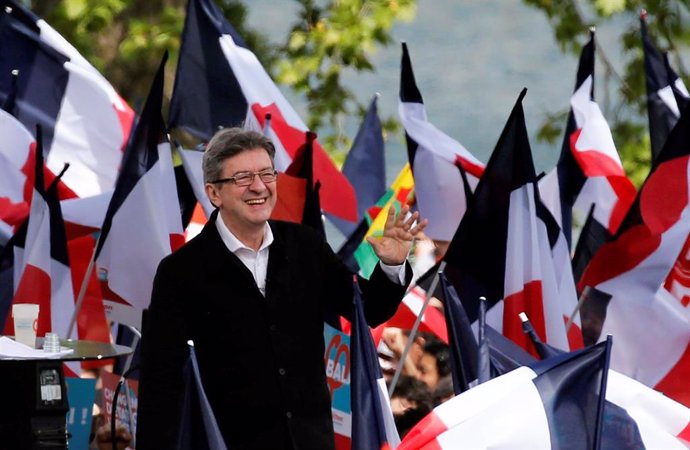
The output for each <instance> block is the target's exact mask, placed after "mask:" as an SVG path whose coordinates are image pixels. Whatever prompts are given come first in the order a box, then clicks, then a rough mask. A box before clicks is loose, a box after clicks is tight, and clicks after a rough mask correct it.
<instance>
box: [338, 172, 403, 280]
mask: <svg viewBox="0 0 690 450" xmlns="http://www.w3.org/2000/svg"><path fill="white" fill-rule="evenodd" d="M414 186H415V185H414V180H413V179H412V171H411V170H410V165H409V164H405V166H404V167H403V168H402V170H400V173H398V176H397V177H396V179H395V181H394V182H393V184H392V185H391V187H390V188H389V189H388V190H387V191H386V193H385V194H384V195H383V197H381V198H380V199H379V200H378V201H377V202H376V204H375V205H374V206H372V207H371V208H369V210H368V211H367V217H366V219H367V222H368V223H369V228H368V229H367V230H366V233H364V235H363V236H362V237H361V238H360V236H359V235H357V236H355V239H357V238H359V239H360V241H359V245H358V246H357V247H356V250H355V253H354V256H355V259H356V260H357V264H358V265H359V268H360V274H361V275H362V276H363V277H365V278H369V277H370V276H371V273H372V272H373V271H374V268H375V267H376V264H377V263H378V261H379V259H378V257H377V256H376V253H374V249H373V248H372V247H371V244H369V242H368V241H367V240H366V238H367V237H369V236H372V235H373V236H378V235H380V234H383V227H384V225H385V224H386V217H387V214H388V209H389V208H391V207H394V208H395V209H396V210H398V211H399V210H400V207H401V206H403V205H405V204H407V203H408V200H409V199H410V196H411V194H412V193H413V190H414ZM339 253H340V254H341V255H342V253H341V252H339Z"/></svg>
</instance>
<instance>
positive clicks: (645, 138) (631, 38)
mask: <svg viewBox="0 0 690 450" xmlns="http://www.w3.org/2000/svg"><path fill="white" fill-rule="evenodd" d="M523 2H524V3H526V4H527V5H530V6H533V7H535V8H537V9H539V10H541V11H542V12H543V13H544V14H545V15H546V17H547V18H548V20H549V23H550V24H551V26H552V29H553V34H554V38H555V39H556V42H557V43H558V45H559V46H560V48H561V50H562V51H564V52H567V53H572V54H575V55H577V54H579V52H580V49H581V47H582V45H583V44H584V43H585V42H586V41H587V39H588V38H589V27H591V26H595V27H597V28H600V29H603V28H604V27H607V26H608V25H609V24H615V25H614V26H615V27H616V28H619V27H620V25H619V24H620V23H621V22H623V23H625V24H626V25H625V29H624V30H623V31H622V32H621V34H620V36H619V37H618V39H619V41H620V44H621V48H622V49H623V52H624V54H623V58H622V59H623V61H624V68H623V70H622V71H621V72H620V73H619V72H617V71H616V70H615V69H614V67H613V65H612V64H611V61H610V59H609V57H608V53H607V52H608V51H609V50H608V49H605V48H602V47H601V45H597V76H602V75H603V79H604V83H597V88H599V87H601V86H605V87H606V88H607V89H609V88H610V89H615V93H610V92H606V91H605V92H601V91H598V92H597V93H596V94H595V95H596V96H597V102H598V103H599V104H600V105H601V106H602V109H603V111H604V114H605V115H606V116H607V119H608V121H609V125H610V126H611V131H612V133H613V138H614V141H615V142H616V146H617V148H618V151H619V153H620V154H621V158H622V160H623V166H624V167H625V169H626V171H627V172H628V175H630V177H631V178H632V179H633V181H634V182H635V183H636V184H640V183H641V182H642V181H643V180H644V178H645V176H646V174H647V172H648V170H649V165H650V159H651V158H650V155H651V152H650V140H649V130H648V121H647V106H646V88H645V80H644V65H643V51H642V40H641V36H640V27H639V13H640V11H641V10H642V9H643V8H644V9H646V10H647V12H648V18H647V25H648V30H649V34H650V36H652V38H653V39H654V41H655V44H656V46H657V47H658V48H659V49H660V50H661V51H667V52H668V53H669V58H670V61H671V65H672V66H673V67H674V69H675V70H676V71H677V72H678V74H679V75H680V76H681V78H683V79H684V80H685V81H686V85H687V77H688V69H687V68H686V67H685V65H684V62H683V60H682V58H681V55H682V54H683V52H685V54H686V55H687V54H688V47H690V1H688V0H648V1H645V2H643V1H641V0H580V1H578V0H523ZM602 69H603V70H602ZM573 79H574V75H573ZM602 99H603V101H602ZM564 115H565V113H564V111H558V112H554V113H551V114H549V115H548V116H547V117H546V119H545V121H544V123H543V125H542V128H541V130H540V133H539V138H540V139H543V140H546V141H548V142H555V141H557V140H558V139H560V138H561V136H562V130H563V128H564V125H565V120H564V119H563V117H564Z"/></svg>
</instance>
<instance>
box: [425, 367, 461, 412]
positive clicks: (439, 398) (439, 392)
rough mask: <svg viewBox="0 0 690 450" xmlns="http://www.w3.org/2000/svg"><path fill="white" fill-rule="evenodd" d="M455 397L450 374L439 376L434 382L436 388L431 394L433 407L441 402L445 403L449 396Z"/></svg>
mask: <svg viewBox="0 0 690 450" xmlns="http://www.w3.org/2000/svg"><path fill="white" fill-rule="evenodd" d="M453 397H455V391H454V390H453V379H452V377H451V375H450V374H448V375H446V376H444V377H443V378H441V379H440V380H439V382H438V384H436V389H434V392H433V393H432V395H431V400H432V404H433V407H434V408H436V407H437V406H438V405H440V404H441V403H445V402H447V401H448V400H450V399H451V398H453Z"/></svg>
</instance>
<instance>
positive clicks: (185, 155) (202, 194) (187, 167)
mask: <svg viewBox="0 0 690 450" xmlns="http://www.w3.org/2000/svg"><path fill="white" fill-rule="evenodd" d="M178 154H179V155H180V159H181V160H182V166H183V167H184V173H185V174H186V175H187V179H189V184H191V185H192V190H193V191H194V195H195V196H196V199H197V200H198V201H199V203H200V204H201V208H202V209H203V210H204V214H206V217H211V213H212V212H213V210H214V209H215V208H214V207H213V205H212V204H211V201H210V200H209V199H208V196H207V195H206V189H205V188H204V173H203V170H202V167H201V160H202V159H203V157H204V153H203V152H198V151H196V150H187V149H179V151H178Z"/></svg>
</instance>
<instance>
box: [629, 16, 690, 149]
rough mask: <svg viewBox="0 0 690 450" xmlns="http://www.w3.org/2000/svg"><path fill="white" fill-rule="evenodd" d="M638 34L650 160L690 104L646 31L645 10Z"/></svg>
mask: <svg viewBox="0 0 690 450" xmlns="http://www.w3.org/2000/svg"><path fill="white" fill-rule="evenodd" d="M640 34H641V35H642V49H643V50H644V72H645V84H646V86H647V115H648V117H649V138H650V140H651V144H652V159H655V158H656V157H657V156H658V155H659V153H660V152H661V149H662V148H663V146H664V143H666V139H667V138H668V135H669V133H670V132H671V130H672V129H673V127H674V126H675V124H676V122H678V118H679V117H680V111H681V110H682V109H683V108H684V107H685V105H687V104H688V102H690V93H688V90H687V88H686V87H685V84H684V83H683V80H682V79H681V78H680V77H679V76H678V74H676V72H675V71H674V70H673V69H672V68H671V66H670V64H669V62H668V56H667V55H666V54H665V53H662V52H661V51H659V49H658V48H657V47H656V45H654V42H652V38H651V37H650V36H649V32H648V31H647V12H646V11H644V10H643V11H642V12H641V13H640Z"/></svg>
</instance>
